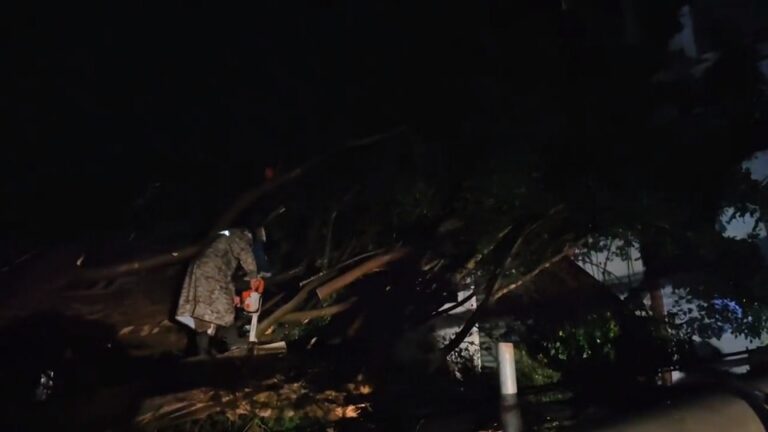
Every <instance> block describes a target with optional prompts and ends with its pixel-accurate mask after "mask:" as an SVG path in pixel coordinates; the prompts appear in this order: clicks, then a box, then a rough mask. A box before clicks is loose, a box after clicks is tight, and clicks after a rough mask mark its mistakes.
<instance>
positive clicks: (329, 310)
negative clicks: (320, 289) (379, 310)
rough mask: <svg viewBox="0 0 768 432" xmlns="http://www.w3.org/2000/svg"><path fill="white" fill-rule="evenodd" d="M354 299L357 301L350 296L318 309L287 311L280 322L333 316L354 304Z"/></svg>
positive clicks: (355, 299)
mask: <svg viewBox="0 0 768 432" xmlns="http://www.w3.org/2000/svg"><path fill="white" fill-rule="evenodd" d="M355 301H357V298H352V299H350V300H347V301H345V302H344V303H339V304H336V305H333V306H328V307H324V308H320V309H313V310H308V311H301V312H293V313H289V314H288V315H285V316H284V317H282V318H281V319H280V322H304V321H307V320H311V319H315V318H323V317H327V316H333V315H336V314H338V313H340V312H343V311H345V310H347V309H349V308H350V307H352V305H353V304H355Z"/></svg>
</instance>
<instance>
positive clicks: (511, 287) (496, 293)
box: [491, 240, 583, 302]
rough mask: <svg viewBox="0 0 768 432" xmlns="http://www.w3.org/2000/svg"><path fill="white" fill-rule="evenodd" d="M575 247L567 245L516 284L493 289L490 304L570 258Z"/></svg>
mask: <svg viewBox="0 0 768 432" xmlns="http://www.w3.org/2000/svg"><path fill="white" fill-rule="evenodd" d="M582 242H583V240H582V241H580V242H579V243H577V245H578V244H580V243H582ZM577 245H568V246H566V247H565V248H564V249H563V251H562V252H560V253H559V254H557V255H555V256H553V257H552V258H550V259H548V260H547V261H545V262H543V263H542V264H541V265H539V266H538V267H536V269H535V270H533V271H532V272H530V273H528V274H526V275H525V276H523V277H521V278H520V279H518V280H517V281H516V282H514V283H511V284H509V285H507V286H505V287H503V288H500V289H495V290H494V292H493V294H492V295H491V301H492V302H496V301H497V300H498V299H499V298H501V297H502V296H504V295H505V294H507V293H509V292H510V291H513V290H515V289H517V288H518V287H520V286H521V285H523V284H525V283H526V282H528V281H530V280H531V279H533V278H534V277H536V276H537V275H538V274H539V273H541V272H543V271H544V270H546V269H548V268H549V267H551V266H552V264H554V263H556V262H557V261H560V260H561V259H563V258H565V257H567V256H570V255H571V254H572V253H573V249H574V247H576V246H577Z"/></svg>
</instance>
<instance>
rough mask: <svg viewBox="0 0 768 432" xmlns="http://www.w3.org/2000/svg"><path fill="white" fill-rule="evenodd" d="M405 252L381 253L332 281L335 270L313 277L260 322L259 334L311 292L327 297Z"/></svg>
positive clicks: (300, 303)
mask: <svg viewBox="0 0 768 432" xmlns="http://www.w3.org/2000/svg"><path fill="white" fill-rule="evenodd" d="M404 254H405V250H404V249H396V250H394V251H392V252H390V253H388V254H385V255H381V256H378V257H375V258H373V259H370V260H368V261H366V262H364V263H362V264H360V265H359V266H357V267H355V268H353V269H352V270H350V271H348V272H347V273H345V274H343V275H341V276H339V277H337V278H335V279H332V280H331V281H330V282H327V283H326V281H327V277H329V276H330V275H333V274H334V272H335V270H334V272H330V273H323V274H321V276H319V277H317V278H313V280H312V282H309V283H307V284H306V285H305V286H304V287H303V288H302V289H301V291H299V293H298V294H296V296H295V297H294V298H292V299H291V300H290V301H289V302H288V303H286V304H284V305H283V306H281V307H280V308H278V309H277V310H276V311H275V312H274V313H273V314H272V315H270V316H269V317H267V319H265V320H264V321H262V322H260V323H259V327H258V329H257V334H258V335H259V336H262V335H263V334H264V332H266V331H267V329H269V328H270V327H272V326H273V325H275V324H276V323H278V322H280V321H281V320H282V319H283V317H285V316H286V315H288V314H289V313H291V312H294V311H295V310H296V309H298V308H299V307H301V306H302V304H303V303H304V301H305V300H306V299H307V297H308V296H309V293H310V292H312V291H314V290H317V291H318V296H319V297H320V299H321V300H322V299H324V298H327V295H330V294H332V293H334V292H336V291H338V290H340V289H342V288H344V287H345V286H347V285H349V284H350V283H352V282H354V281H355V280H357V279H358V278H359V277H360V276H363V275H365V274H366V273H368V272H370V271H372V270H375V269H377V268H379V267H380V266H382V265H384V264H386V263H387V262H390V261H392V260H394V259H397V258H399V257H401V256H403V255H404ZM321 290H322V292H324V293H327V295H326V296H320V294H319V292H320V291H321Z"/></svg>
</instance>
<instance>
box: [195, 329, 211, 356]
mask: <svg viewBox="0 0 768 432" xmlns="http://www.w3.org/2000/svg"><path fill="white" fill-rule="evenodd" d="M195 339H196V341H197V355H198V356H200V357H208V358H211V357H213V349H212V347H211V337H210V336H209V335H208V333H205V332H200V333H197V334H196V335H195Z"/></svg>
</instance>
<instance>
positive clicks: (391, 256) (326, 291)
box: [316, 248, 408, 300]
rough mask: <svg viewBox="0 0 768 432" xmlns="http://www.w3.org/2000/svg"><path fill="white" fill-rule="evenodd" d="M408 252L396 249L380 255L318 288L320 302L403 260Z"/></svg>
mask: <svg viewBox="0 0 768 432" xmlns="http://www.w3.org/2000/svg"><path fill="white" fill-rule="evenodd" d="M407 252H408V251H407V249H402V248H400V249H395V250H393V251H392V252H390V253H387V254H384V255H379V256H377V257H375V258H373V259H370V260H368V261H366V262H364V263H362V264H360V265H359V266H357V267H355V268H354V269H352V270H350V271H348V272H346V273H344V274H343V275H341V276H339V277H337V278H336V279H333V280H332V281H330V282H328V283H326V284H325V285H323V286H321V287H320V288H318V289H317V290H316V291H317V296H318V298H320V300H324V299H326V298H328V297H329V296H330V295H331V294H333V293H335V292H337V291H339V290H340V289H342V288H344V287H345V286H347V285H349V284H350V283H352V282H354V281H355V280H357V279H358V278H360V277H361V276H364V275H365V274H367V273H370V272H371V271H373V270H376V269H378V268H379V267H382V266H384V265H386V264H388V263H390V262H392V261H395V260H398V259H400V258H402V257H403V256H404V255H405V254H406V253H407Z"/></svg>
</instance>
